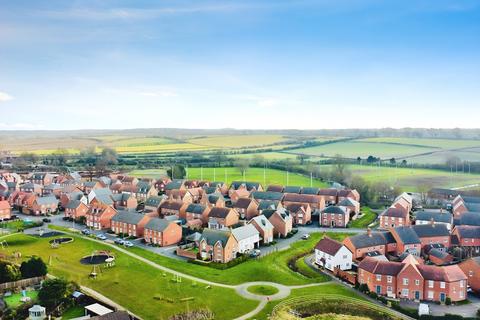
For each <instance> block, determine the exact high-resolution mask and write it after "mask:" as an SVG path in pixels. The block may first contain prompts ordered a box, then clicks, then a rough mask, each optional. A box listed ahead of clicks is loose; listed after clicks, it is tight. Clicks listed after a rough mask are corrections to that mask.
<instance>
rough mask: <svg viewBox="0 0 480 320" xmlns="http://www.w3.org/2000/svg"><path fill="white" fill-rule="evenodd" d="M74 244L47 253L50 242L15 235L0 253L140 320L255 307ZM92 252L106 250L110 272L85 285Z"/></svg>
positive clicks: (223, 314)
mask: <svg viewBox="0 0 480 320" xmlns="http://www.w3.org/2000/svg"><path fill="white" fill-rule="evenodd" d="M75 238H76V239H75V241H74V242H72V243H69V244H64V245H61V246H60V247H59V248H57V249H52V248H51V247H50V245H49V243H48V241H49V240H51V239H48V238H45V239H42V238H36V237H33V236H28V235H25V234H16V235H11V236H6V237H2V238H0V239H2V240H3V239H5V240H7V242H8V245H9V246H8V248H7V249H6V250H4V251H3V252H5V251H6V252H7V253H8V254H11V253H12V252H13V251H20V252H21V253H22V257H23V259H27V258H28V257H29V256H31V255H34V254H36V255H39V256H41V257H42V258H43V259H44V261H46V262H47V263H48V264H49V273H51V274H53V275H55V276H58V277H65V278H67V279H69V280H73V281H75V282H77V283H79V284H81V285H85V286H87V287H90V288H92V289H94V290H96V291H98V292H100V293H102V294H104V295H105V296H107V297H109V298H111V299H112V300H114V301H115V302H118V303H119V304H120V305H122V306H124V307H126V308H127V309H129V310H131V311H132V312H133V313H135V314H138V315H139V316H141V317H143V318H145V319H168V317H170V316H171V315H173V314H176V313H179V312H184V311H187V310H195V309H198V308H209V309H210V310H211V311H212V312H214V313H215V315H216V318H218V319H233V318H235V317H237V316H240V315H242V314H245V313H247V312H249V311H250V310H252V309H254V308H255V307H256V306H257V304H258V302H257V301H253V300H247V299H243V298H241V297H240V296H238V295H237V294H236V292H235V291H234V290H233V289H228V288H221V287H215V286H214V287H211V288H207V287H206V286H205V285H203V284H198V283H195V282H192V281H190V280H186V279H183V280H182V281H181V282H174V281H172V280H173V275H171V274H168V273H164V272H162V271H159V270H158V269H156V268H154V267H152V266H150V265H148V264H145V263H144V262H141V261H139V260H137V259H134V258H132V257H130V256H128V255H125V254H122V253H120V252H118V251H115V250H112V248H111V247H108V246H105V245H102V244H99V243H96V242H93V241H90V240H86V239H82V238H80V237H75ZM95 250H110V251H111V252H112V253H113V254H114V255H115V256H116V266H115V267H114V268H111V269H104V268H102V269H101V272H100V273H99V276H98V277H97V279H89V277H88V275H89V274H90V272H91V271H92V269H93V268H92V267H91V266H86V265H82V264H80V262H79V260H80V259H81V258H82V257H84V256H86V255H90V254H91V253H92V252H93V251H95ZM17 262H20V261H17ZM97 272H99V271H98V269H97ZM204 278H208V277H206V276H204ZM139 301H141V303H139ZM225 306H229V307H228V308H225Z"/></svg>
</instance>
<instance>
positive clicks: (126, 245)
mask: <svg viewBox="0 0 480 320" xmlns="http://www.w3.org/2000/svg"><path fill="white" fill-rule="evenodd" d="M123 245H124V246H125V247H128V248H130V247H133V243H131V242H130V241H124V242H123Z"/></svg>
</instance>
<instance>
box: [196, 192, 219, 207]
mask: <svg viewBox="0 0 480 320" xmlns="http://www.w3.org/2000/svg"><path fill="white" fill-rule="evenodd" d="M200 203H201V204H202V205H204V206H206V207H209V208H213V207H218V208H223V207H225V198H224V197H223V195H222V194H221V193H218V192H215V193H211V194H206V195H204V196H203V197H202V198H201V199H200Z"/></svg>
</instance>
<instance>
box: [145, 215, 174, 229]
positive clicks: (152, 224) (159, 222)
mask: <svg viewBox="0 0 480 320" xmlns="http://www.w3.org/2000/svg"><path fill="white" fill-rule="evenodd" d="M170 223H174V222H171V221H168V220H165V219H159V218H152V219H150V220H149V221H148V222H147V224H146V225H145V229H149V230H154V231H160V232H162V231H163V230H165V229H166V228H167V227H168V226H169V225H170Z"/></svg>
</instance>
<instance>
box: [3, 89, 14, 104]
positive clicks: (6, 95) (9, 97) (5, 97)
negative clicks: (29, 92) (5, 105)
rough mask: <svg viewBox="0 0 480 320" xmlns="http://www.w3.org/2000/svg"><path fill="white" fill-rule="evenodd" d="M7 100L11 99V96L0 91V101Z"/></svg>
mask: <svg viewBox="0 0 480 320" xmlns="http://www.w3.org/2000/svg"><path fill="white" fill-rule="evenodd" d="M9 100H13V97H12V96H11V95H9V94H8V93H6V92H2V91H0V102H6V101H9Z"/></svg>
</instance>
